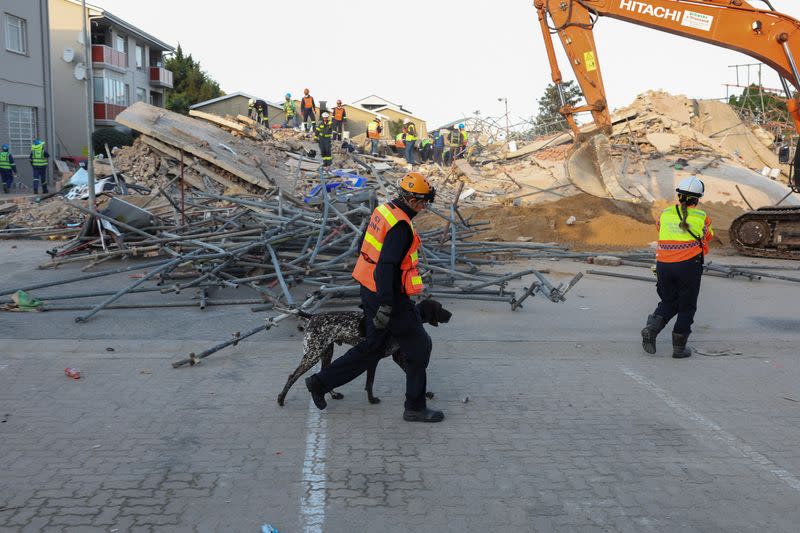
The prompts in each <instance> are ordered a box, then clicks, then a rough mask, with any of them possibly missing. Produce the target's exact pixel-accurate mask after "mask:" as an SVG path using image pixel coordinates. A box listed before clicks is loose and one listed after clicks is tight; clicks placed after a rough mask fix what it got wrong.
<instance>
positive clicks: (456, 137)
mask: <svg viewBox="0 0 800 533" xmlns="http://www.w3.org/2000/svg"><path fill="white" fill-rule="evenodd" d="M450 142H451V144H452V145H453V147H454V148H453V154H454V156H453V159H459V158H461V157H466V155H467V145H469V134H468V133H467V129H466V127H465V126H464V123H463V122H462V123H461V124H459V125H458V128H453V133H452V136H451V138H450Z"/></svg>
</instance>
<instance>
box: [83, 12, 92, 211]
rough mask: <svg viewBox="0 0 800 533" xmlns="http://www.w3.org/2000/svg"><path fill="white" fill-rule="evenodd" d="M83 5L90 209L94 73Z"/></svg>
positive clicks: (90, 206) (90, 202)
mask: <svg viewBox="0 0 800 533" xmlns="http://www.w3.org/2000/svg"><path fill="white" fill-rule="evenodd" d="M82 7H83V11H82V12H81V15H82V17H83V58H84V59H83V60H84V62H85V64H86V146H87V161H86V173H87V174H88V175H89V178H88V180H87V183H86V186H87V187H88V188H89V209H94V206H95V197H94V147H93V146H92V130H93V128H94V75H93V74H92V38H91V35H90V34H89V30H88V28H87V24H86V20H87V19H88V18H89V11H87V9H86V0H82Z"/></svg>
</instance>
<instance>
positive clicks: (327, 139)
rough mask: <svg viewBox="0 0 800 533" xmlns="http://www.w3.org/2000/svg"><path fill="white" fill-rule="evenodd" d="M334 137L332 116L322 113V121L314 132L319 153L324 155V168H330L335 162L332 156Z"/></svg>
mask: <svg viewBox="0 0 800 533" xmlns="http://www.w3.org/2000/svg"><path fill="white" fill-rule="evenodd" d="M332 136H333V124H332V123H331V116H330V114H329V113H328V112H327V111H325V112H324V113H322V121H321V122H320V123H319V125H318V126H317V128H316V129H315V130H314V140H315V141H317V142H318V143H319V151H320V154H322V164H323V166H326V167H329V166H331V163H332V162H333V157H332V154H331V137H332Z"/></svg>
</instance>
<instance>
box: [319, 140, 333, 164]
mask: <svg viewBox="0 0 800 533" xmlns="http://www.w3.org/2000/svg"><path fill="white" fill-rule="evenodd" d="M319 152H320V155H321V156H322V164H323V165H324V166H326V167H329V166H331V163H333V155H332V153H331V138H330V137H320V138H319Z"/></svg>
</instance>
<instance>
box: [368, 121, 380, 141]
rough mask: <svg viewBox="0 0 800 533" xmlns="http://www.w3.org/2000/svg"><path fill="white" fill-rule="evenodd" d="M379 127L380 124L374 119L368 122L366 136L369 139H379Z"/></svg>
mask: <svg viewBox="0 0 800 533" xmlns="http://www.w3.org/2000/svg"><path fill="white" fill-rule="evenodd" d="M380 127H381V125H380V124H379V123H377V122H375V121H374V120H373V121H372V122H370V123H369V126H367V137H368V138H370V139H380V138H381V134H380V132H379V131H378V128H380Z"/></svg>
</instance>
